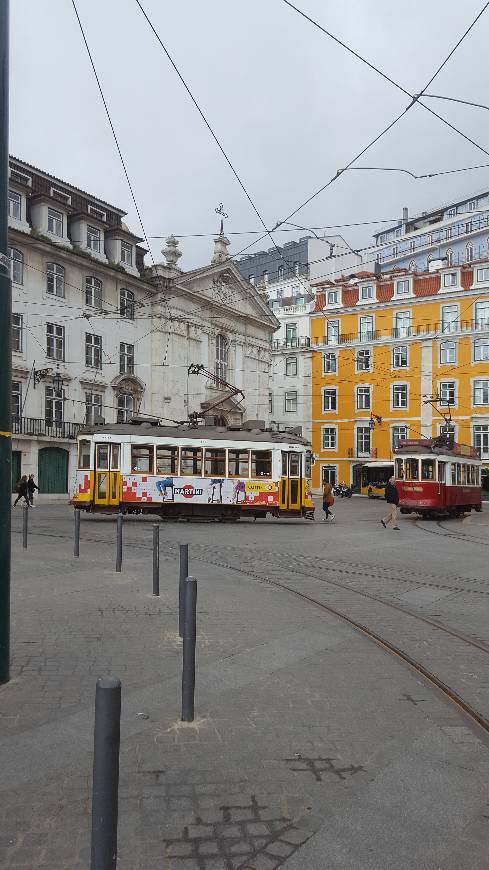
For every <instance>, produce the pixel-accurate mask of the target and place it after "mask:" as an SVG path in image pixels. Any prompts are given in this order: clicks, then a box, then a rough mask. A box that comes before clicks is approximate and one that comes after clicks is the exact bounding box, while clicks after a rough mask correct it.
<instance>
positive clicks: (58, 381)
mask: <svg viewBox="0 0 489 870" xmlns="http://www.w3.org/2000/svg"><path fill="white" fill-rule="evenodd" d="M53 388H54V390H55V392H56V393H60V392H61V390H62V389H63V378H62V377H61V374H60V371H59V365H58V366H57V367H56V372H55V374H54V375H53Z"/></svg>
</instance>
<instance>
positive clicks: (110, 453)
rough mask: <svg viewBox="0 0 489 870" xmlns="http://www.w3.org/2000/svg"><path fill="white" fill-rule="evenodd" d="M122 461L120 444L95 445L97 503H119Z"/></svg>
mask: <svg viewBox="0 0 489 870" xmlns="http://www.w3.org/2000/svg"><path fill="white" fill-rule="evenodd" d="M120 462H121V445H120V444H96V445H95V504H106V505H118V504H119V488H120Z"/></svg>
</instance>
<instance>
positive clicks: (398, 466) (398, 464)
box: [396, 459, 404, 480]
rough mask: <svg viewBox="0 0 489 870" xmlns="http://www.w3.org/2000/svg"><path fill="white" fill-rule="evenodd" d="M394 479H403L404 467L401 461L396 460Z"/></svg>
mask: <svg viewBox="0 0 489 870" xmlns="http://www.w3.org/2000/svg"><path fill="white" fill-rule="evenodd" d="M396 477H397V479H398V480H403V479H404V467H403V460H402V459H396Z"/></svg>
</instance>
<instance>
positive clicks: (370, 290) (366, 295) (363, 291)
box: [360, 284, 374, 301]
mask: <svg viewBox="0 0 489 870" xmlns="http://www.w3.org/2000/svg"><path fill="white" fill-rule="evenodd" d="M373 298H374V287H373V284H362V286H361V287H360V299H361V300H362V301H368V300H369V299H373Z"/></svg>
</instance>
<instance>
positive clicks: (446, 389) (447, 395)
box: [439, 381, 456, 407]
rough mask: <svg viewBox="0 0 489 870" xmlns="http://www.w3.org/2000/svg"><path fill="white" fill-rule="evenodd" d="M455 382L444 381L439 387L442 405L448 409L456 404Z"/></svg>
mask: <svg viewBox="0 0 489 870" xmlns="http://www.w3.org/2000/svg"><path fill="white" fill-rule="evenodd" d="M455 391H456V384H455V381H442V382H441V384H440V386H439V395H440V405H443V406H444V407H448V406H449V405H454V404H455Z"/></svg>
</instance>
